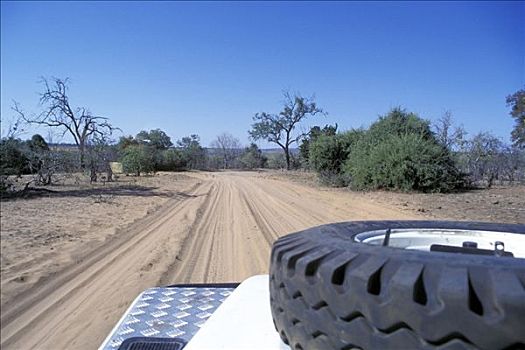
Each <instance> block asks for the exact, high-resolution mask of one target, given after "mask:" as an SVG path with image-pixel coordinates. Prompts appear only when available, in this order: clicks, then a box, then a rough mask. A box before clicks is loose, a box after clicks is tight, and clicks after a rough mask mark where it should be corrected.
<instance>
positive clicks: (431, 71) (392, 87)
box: [1, 2, 525, 146]
mask: <svg viewBox="0 0 525 350" xmlns="http://www.w3.org/2000/svg"><path fill="white" fill-rule="evenodd" d="M1 10H2V13H1V104H2V105H1V113H2V114H1V116H2V121H3V127H4V126H5V123H4V122H5V121H6V120H9V119H10V118H11V117H12V116H13V113H12V112H11V111H10V106H11V100H12V99H15V100H17V101H19V102H20V103H21V104H22V105H23V106H24V108H25V109H26V110H29V111H37V110H38V92H39V90H40V87H39V85H38V84H37V80H38V77H40V76H57V77H70V78H71V81H72V85H71V101H72V103H73V104H74V105H79V106H87V107H89V108H90V109H91V110H92V111H93V112H94V113H95V114H99V115H104V116H108V117H109V118H110V119H111V121H112V122H113V124H115V125H117V126H120V127H121V128H122V130H123V132H124V133H125V134H136V133H137V132H138V131H140V130H141V129H152V128H161V129H163V130H165V131H166V132H167V133H168V134H169V135H170V136H171V137H172V139H178V138H180V137H182V136H185V135H188V134H191V133H197V134H199V135H200V136H201V138H202V142H203V144H204V145H208V144H209V142H210V141H212V140H213V138H214V137H215V136H216V135H217V134H219V133H221V132H223V131H229V132H231V133H232V134H233V135H235V136H237V137H238V138H239V139H240V140H241V142H242V143H248V141H249V140H248V134H247V130H248V129H249V128H250V124H251V122H252V120H251V118H252V116H253V114H254V113H256V112H259V111H268V112H277V111H279V108H280V102H281V101H282V96H281V91H282V89H290V90H292V91H299V92H301V93H302V94H304V95H310V94H313V93H315V95H316V97H317V101H318V104H319V105H320V106H321V107H323V108H324V109H325V110H326V111H327V112H328V113H329V115H328V117H321V118H317V119H315V120H310V121H309V122H308V123H307V124H306V125H305V128H306V127H308V126H309V125H315V124H319V125H324V124H326V123H335V122H337V123H338V124H339V126H340V129H343V130H344V129H349V128H351V127H359V126H367V125H369V124H370V123H371V122H372V121H373V120H375V118H376V117H377V116H378V115H379V114H383V113H385V112H387V111H388V110H389V109H390V108H391V107H394V106H397V105H401V106H404V107H406V108H407V109H409V110H411V111H414V112H417V113H419V114H420V115H421V116H422V117H424V118H427V119H431V120H435V119H437V118H439V117H440V116H441V115H442V113H443V112H444V111H445V110H451V111H452V113H453V116H454V118H455V120H456V121H457V122H458V123H459V124H463V125H464V126H465V127H466V129H467V131H469V132H470V133H471V134H472V133H475V132H478V131H481V130H486V131H491V132H493V133H495V134H496V135H497V136H499V137H501V138H502V139H504V140H505V141H508V139H509V133H510V131H511V129H512V125H513V120H512V119H511V118H510V116H509V115H508V108H507V107H506V106H505V96H506V95H508V94H510V93H513V92H515V91H516V90H518V89H520V88H522V87H523V86H524V85H525V2H469V3H460V2H436V3H428V2H420V3H414V2H399V3H396V2H377V3H370V2H362V3H360V2H270V3H259V2H250V3H239V2H224V3H212V2H194V3H192V2H183V3H173V2H128V3H126V2H54V3H53V2H20V3H15V2H2V4H1ZM27 136H30V135H27ZM44 136H45V134H44ZM65 141H68V140H65ZM262 146H266V145H265V144H262Z"/></svg>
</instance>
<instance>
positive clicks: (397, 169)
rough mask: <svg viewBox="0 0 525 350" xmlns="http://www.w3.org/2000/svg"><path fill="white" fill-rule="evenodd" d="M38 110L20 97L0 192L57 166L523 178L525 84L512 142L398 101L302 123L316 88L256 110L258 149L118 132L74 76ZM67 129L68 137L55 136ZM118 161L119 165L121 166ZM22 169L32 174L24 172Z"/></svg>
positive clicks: (110, 176) (378, 177)
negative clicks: (79, 101) (344, 123)
mask: <svg viewBox="0 0 525 350" xmlns="http://www.w3.org/2000/svg"><path fill="white" fill-rule="evenodd" d="M41 83H42V88H43V89H42V93H41V95H40V105H41V111H40V112H39V113H36V114H27V113H26V112H25V111H24V110H23V109H22V108H21V106H20V104H18V103H16V102H15V103H14V105H13V108H12V109H13V111H14V113H15V115H16V119H15V122H14V123H13V124H12V125H10V126H8V128H7V132H6V136H5V137H3V138H2V139H1V141H0V156H1V157H0V160H1V162H0V191H1V193H2V195H3V196H6V195H20V194H24V193H27V192H28V191H32V190H33V191H37V190H39V186H49V185H53V184H54V182H55V178H56V175H57V174H61V175H64V174H78V173H84V174H85V175H87V176H89V179H90V182H92V183H93V182H101V181H102V182H110V181H113V180H115V179H116V178H118V176H122V175H124V174H126V175H134V176H142V175H145V174H152V173H155V172H157V171H187V170H193V169H198V170H220V169H245V170H250V169H261V168H273V169H288V170H291V169H303V170H307V171H314V172H316V173H317V174H318V177H319V179H320V181H321V182H322V183H323V184H325V185H329V186H334V187H350V188H352V189H356V190H378V189H379V190H393V191H403V192H410V191H418V192H444V193H445V192H451V191H457V190H465V189H469V188H472V187H488V188H490V187H491V186H493V185H494V184H514V183H524V182H525V90H520V91H517V92H516V93H514V94H512V95H509V96H508V97H507V98H506V103H507V106H508V107H509V108H510V116H511V117H512V118H513V119H514V120H515V127H514V129H513V131H512V133H511V135H510V136H511V138H510V139H511V141H512V144H506V143H505V142H503V141H502V140H501V139H499V138H497V137H496V136H494V135H493V134H491V133H490V132H480V133H478V134H476V135H472V136H469V135H468V134H467V133H466V132H465V130H464V129H463V128H462V127H461V126H457V125H455V124H454V121H453V118H452V114H451V113H450V112H446V113H445V114H444V115H443V116H442V118H440V119H439V120H437V121H436V122H435V123H434V124H432V123H431V122H430V121H429V120H426V119H424V118H422V117H421V116H419V115H417V114H415V113H412V112H410V111H407V110H405V109H403V108H402V107H396V108H393V109H392V110H390V111H388V112H387V113H386V114H384V115H382V116H380V117H379V118H378V119H377V120H376V121H375V122H374V123H372V124H371V125H370V126H369V127H368V128H360V129H352V130H344V131H341V130H338V125H337V124H336V125H325V126H323V127H321V126H314V127H312V128H310V130H309V131H308V132H306V133H304V132H300V131H299V130H301V129H302V127H301V126H302V125H304V122H305V121H306V120H310V121H312V120H315V119H314V118H316V117H318V116H320V115H325V114H326V112H325V111H324V110H323V109H322V108H320V107H319V106H318V105H317V104H316V102H315V98H314V97H304V96H301V95H300V94H292V93H290V92H284V102H283V106H282V109H281V111H280V112H278V113H270V112H260V113H256V114H255V115H254V116H253V124H252V127H251V129H250V130H249V136H250V138H251V140H253V141H254V142H256V141H259V140H263V141H266V142H268V143H273V144H275V145H276V147H278V148H277V149H276V150H274V151H272V152H268V151H263V150H261V149H260V148H259V147H258V146H257V144H256V143H254V142H252V143H251V144H250V145H248V146H243V145H242V144H241V142H240V140H239V139H238V138H236V137H235V136H233V135H231V134H230V133H228V132H223V133H221V134H219V135H218V136H217V137H216V139H215V140H213V141H212V142H211V144H210V147H208V148H206V147H204V146H203V145H202V144H201V140H200V137H199V135H197V134H192V135H188V136H185V137H182V138H181V139H179V140H176V141H173V140H172V139H171V138H170V136H168V135H167V134H166V132H165V131H163V130H161V129H154V130H149V131H148V130H143V131H140V132H139V133H138V134H136V135H134V136H133V135H127V136H121V137H120V138H119V139H118V140H115V139H114V135H115V133H116V132H119V131H120V129H119V128H118V127H117V126H114V125H112V124H111V122H110V120H109V118H107V117H103V116H98V115H95V114H93V113H91V112H90V110H89V109H88V108H87V107H78V106H73V105H72V104H71V102H70V99H69V96H68V93H69V81H68V80H67V79H57V78H53V79H42V80H41ZM31 125H38V126H45V127H47V128H48V130H49V131H50V132H49V135H48V140H47V141H46V139H45V138H44V137H43V136H42V135H40V134H35V135H33V136H32V137H31V138H30V139H29V140H22V139H21V135H23V134H24V130H25V129H26V127H27V126H31ZM57 133H60V134H62V135H68V136H69V137H70V138H71V139H73V141H74V143H73V144H71V145H64V144H57V143H53V137H52V136H53V135H56V134H57ZM112 164H118V165H119V167H117V168H118V169H120V171H119V174H115V173H114V170H115V169H116V168H115V167H114V166H112ZM23 175H25V176H23Z"/></svg>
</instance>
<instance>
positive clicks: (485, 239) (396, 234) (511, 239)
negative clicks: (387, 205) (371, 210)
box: [354, 228, 525, 258]
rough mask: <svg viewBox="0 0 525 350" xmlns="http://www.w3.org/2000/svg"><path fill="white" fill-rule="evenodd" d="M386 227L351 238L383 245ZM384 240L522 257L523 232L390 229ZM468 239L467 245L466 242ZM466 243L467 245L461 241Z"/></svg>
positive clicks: (416, 247)
mask: <svg viewBox="0 0 525 350" xmlns="http://www.w3.org/2000/svg"><path fill="white" fill-rule="evenodd" d="M387 231H388V230H376V231H367V232H362V233H359V234H357V235H355V236H354V241H356V242H360V243H366V244H371V245H384V243H385V236H386V235H387ZM389 231H390V235H389V238H388V239H387V242H388V244H387V245H388V246H389V247H395V248H402V249H412V250H423V251H430V247H431V246H432V245H433V244H438V245H446V246H452V247H465V246H471V247H473V246H474V243H475V244H476V245H477V248H479V249H486V250H493V251H495V254H494V255H498V253H501V252H502V251H503V250H504V251H506V252H512V254H513V255H514V257H516V258H525V235H523V234H516V233H511V232H497V231H481V230H460V229H426V228H421V229H412V228H410V229H403V228H401V229H391V230H389ZM469 242H471V244H469ZM465 243H467V244H465Z"/></svg>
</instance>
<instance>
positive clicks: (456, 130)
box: [434, 111, 467, 151]
mask: <svg viewBox="0 0 525 350" xmlns="http://www.w3.org/2000/svg"><path fill="white" fill-rule="evenodd" d="M434 130H435V132H436V137H437V139H438V141H439V143H441V144H442V145H443V146H444V147H446V148H447V149H449V150H451V151H457V150H458V149H460V148H461V147H462V146H464V144H465V142H466V141H465V136H466V135H467V132H466V131H465V129H464V128H463V126H454V121H453V119H452V112H450V111H445V113H444V114H443V116H442V117H441V118H439V119H438V120H437V122H436V123H435V124H434Z"/></svg>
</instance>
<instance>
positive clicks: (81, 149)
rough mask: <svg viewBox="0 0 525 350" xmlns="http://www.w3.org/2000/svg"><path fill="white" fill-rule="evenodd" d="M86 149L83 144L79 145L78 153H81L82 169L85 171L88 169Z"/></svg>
mask: <svg viewBox="0 0 525 350" xmlns="http://www.w3.org/2000/svg"><path fill="white" fill-rule="evenodd" d="M85 150H86V148H85V145H84V143H83V142H81V143H79V145H78V151H79V152H80V169H82V170H84V169H86V161H85V155H84V152H85Z"/></svg>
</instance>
